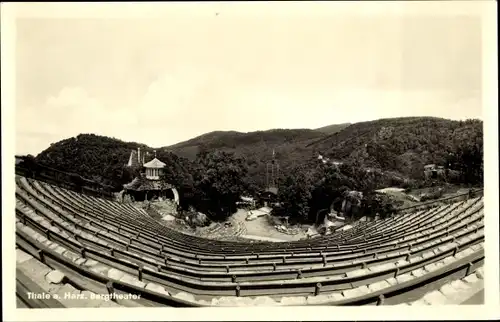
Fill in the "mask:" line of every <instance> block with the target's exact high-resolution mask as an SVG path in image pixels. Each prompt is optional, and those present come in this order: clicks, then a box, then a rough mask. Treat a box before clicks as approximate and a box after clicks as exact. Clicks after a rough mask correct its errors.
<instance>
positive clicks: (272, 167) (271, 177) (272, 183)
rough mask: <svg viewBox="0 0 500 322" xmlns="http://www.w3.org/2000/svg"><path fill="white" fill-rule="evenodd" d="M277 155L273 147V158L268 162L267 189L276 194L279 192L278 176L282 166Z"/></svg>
mask: <svg viewBox="0 0 500 322" xmlns="http://www.w3.org/2000/svg"><path fill="white" fill-rule="evenodd" d="M275 156H276V154H275V151H274V149H273V158H272V159H271V161H270V162H267V164H266V190H267V191H270V192H273V193H275V194H276V193H277V192H278V176H279V169H280V167H279V164H278V160H276V158H275Z"/></svg>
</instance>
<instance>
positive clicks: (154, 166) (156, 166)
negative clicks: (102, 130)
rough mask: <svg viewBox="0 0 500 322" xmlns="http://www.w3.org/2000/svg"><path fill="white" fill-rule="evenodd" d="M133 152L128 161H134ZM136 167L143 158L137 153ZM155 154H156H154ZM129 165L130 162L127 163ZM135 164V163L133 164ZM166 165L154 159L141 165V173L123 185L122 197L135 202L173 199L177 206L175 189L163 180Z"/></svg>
mask: <svg viewBox="0 0 500 322" xmlns="http://www.w3.org/2000/svg"><path fill="white" fill-rule="evenodd" d="M134 152H135V151H133V152H132V154H131V157H130V159H131V160H133V159H135V157H136V156H135V155H134V154H135V153H134ZM138 152H139V153H137V154H138V156H137V157H138V159H139V162H138V165H140V164H141V163H142V162H140V161H142V160H144V159H143V158H144V156H143V155H141V153H140V151H138ZM155 154H156V153H155ZM129 163H131V162H129ZM134 163H135V162H134ZM165 166H166V164H165V163H163V162H161V161H160V160H158V159H157V158H156V155H155V158H154V159H153V160H151V161H149V162H147V163H143V164H142V171H141V173H140V175H139V176H138V177H136V178H135V179H134V180H132V182H130V183H128V184H125V185H123V188H124V195H129V196H130V197H131V198H132V199H133V200H135V201H144V200H152V199H154V198H157V199H173V200H175V202H176V203H177V204H179V196H178V193H177V190H176V189H175V187H174V186H173V185H172V184H170V183H168V182H166V181H165V180H164V179H163V174H164V170H165V169H164V168H165Z"/></svg>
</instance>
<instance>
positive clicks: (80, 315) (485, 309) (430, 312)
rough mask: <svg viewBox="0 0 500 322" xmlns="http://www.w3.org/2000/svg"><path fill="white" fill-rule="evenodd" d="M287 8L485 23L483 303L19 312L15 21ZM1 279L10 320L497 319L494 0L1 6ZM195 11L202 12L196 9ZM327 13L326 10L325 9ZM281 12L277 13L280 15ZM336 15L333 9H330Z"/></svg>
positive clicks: (283, 11) (258, 12)
mask: <svg viewBox="0 0 500 322" xmlns="http://www.w3.org/2000/svg"><path fill="white" fill-rule="evenodd" d="M278 5H280V8H279V9H278V11H279V14H282V15H295V14H304V13H307V12H313V11H314V12H315V13H317V12H318V11H316V9H319V8H324V9H326V8H328V9H331V7H334V8H335V9H334V10H335V13H336V14H340V15H346V14H353V12H355V13H356V14H366V15H374V14H383V15H387V14H405V13H411V14H417V13H427V14H429V13H430V14H433V15H439V14H442V13H440V12H443V11H444V10H443V9H444V8H446V15H449V14H478V15H481V16H482V21H483V24H482V26H483V115H484V117H483V119H484V133H485V178H486V180H485V211H486V214H487V216H486V217H485V222H486V224H485V226H486V228H485V229H486V244H485V245H486V247H485V252H486V264H485V277H486V281H487V282H486V283H485V284H486V288H485V298H486V303H485V305H482V306H446V307H438V306H429V307H411V306H409V307H404V308H403V307H352V308H350V307H345V308H344V307H301V308H290V307H272V308H263V307H244V308H207V309H175V308H172V309H169V308H148V309H144V308H126V309H104V308H103V309H63V310H54V309H45V310H27V309H15V307H16V303H15V296H14V289H15V282H14V278H13V276H14V274H15V260H14V258H13V257H15V253H14V252H13V250H14V247H13V245H14V231H15V228H14V223H13V222H14V220H13V218H14V216H13V215H12V214H13V209H14V206H13V205H14V203H15V200H14V194H13V191H14V189H15V184H14V171H13V169H14V158H13V156H14V147H15V144H14V139H15V131H14V126H13V124H15V122H13V121H14V111H15V95H14V90H15V73H14V68H15V67H14V66H15V52H14V50H15V23H14V22H15V18H16V17H23V18H29V17H60V18H73V17H74V18H76V17H80V18H83V17H88V18H141V17H152V16H159V15H163V16H167V15H175V14H176V13H179V12H181V11H186V10H190V14H191V13H193V14H200V15H205V14H209V13H213V11H214V10H224V12H230V13H231V14H245V15H265V14H268V13H269V12H270V10H271V8H272V7H275V6H278ZM1 6H2V7H1V9H2V10H1V15H2V16H1V23H2V26H1V43H2V46H1V50H2V52H1V53H2V56H1V64H2V83H1V84H2V85H1V93H2V237H3V239H2V248H3V250H4V251H3V252H2V260H3V266H2V274H3V281H4V283H3V290H2V291H3V294H5V295H4V296H3V308H4V319H5V320H7V321H12V320H16V321H71V320H78V319H79V320H81V319H85V320H88V321H102V320H103V318H104V317H105V319H108V320H110V321H122V320H128V321H131V320H134V321H141V320H161V319H168V320H182V321H187V320H198V321H200V320H214V321H229V320H232V321H243V320H250V319H251V320H259V321H269V320H304V321H309V320H321V319H323V320H351V319H354V320H396V319H397V320H401V319H410V318H411V319H426V320H427V319H433V320H435V319H462V320H467V319H493V318H498V317H499V312H500V305H499V304H500V297H499V285H500V282H499V269H498V264H499V244H498V242H499V240H498V231H499V230H498V229H499V224H498V223H499V218H498V217H499V208H498V137H497V134H498V123H497V120H498V114H497V111H498V110H497V108H498V92H497V88H498V87H497V86H498V84H497V80H498V75H497V57H498V53H497V42H496V41H497V32H496V2H495V1H444V2H441V1H435V2H427V3H426V4H425V6H422V4H421V3H420V2H417V1H412V2H403V1H401V2H390V1H387V2H386V1H383V2H375V1H373V2H315V3H312V2H293V3H292V2H288V3H286V4H285V3H281V4H279V3H275V2H265V3H251V2H243V3H229V2H212V3H201V2H200V3H140V4H139V3H120V4H117V3H113V4H111V3H8V4H6V3H2V4H1ZM194 8H196V10H193V9H194ZM319 11H321V12H327V10H319ZM275 12H276V11H273V14H274V13H275ZM329 14H331V11H330V12H329Z"/></svg>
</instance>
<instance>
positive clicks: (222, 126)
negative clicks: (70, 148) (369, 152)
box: [15, 2, 483, 155]
mask: <svg viewBox="0 0 500 322" xmlns="http://www.w3.org/2000/svg"><path fill="white" fill-rule="evenodd" d="M388 3H390V2H388ZM417 3H418V2H417ZM181 4H182V3H181ZM181 4H177V6H176V7H175V9H173V6H172V7H168V6H165V5H163V6H162V10H161V14H159V13H158V14H156V15H152V16H147V17H146V16H144V17H140V16H132V17H130V16H123V17H121V16H119V15H116V16H113V17H112V18H109V17H108V18H107V17H106V16H105V15H103V14H100V15H95V16H96V18H92V17H91V16H90V17H89V16H85V17H80V18H78V17H71V16H70V15H68V16H67V17H65V16H64V15H63V14H59V15H58V16H57V17H52V18H46V17H45V18H33V17H29V18H26V17H25V18H18V19H17V20H16V45H15V58H16V63H15V78H16V79H15V89H16V93H15V100H16V104H15V106H16V107H15V109H16V111H15V118H16V119H15V131H16V154H27V153H31V154H34V155H36V154H38V153H39V152H41V151H42V150H44V149H46V148H47V147H48V146H49V145H50V144H51V143H54V142H57V141H59V140H61V139H65V138H68V137H72V136H76V135H78V134H80V133H95V134H100V135H106V136H111V137H116V138H119V139H122V140H125V141H135V142H140V143H145V144H148V145H149V146H151V147H161V146H168V145H171V144H175V143H178V142H181V141H184V140H188V139H190V138H193V137H195V136H198V135H201V134H203V133H206V132H210V131H215V130H235V131H242V132H248V131H257V130H266V129H271V128H318V127H321V126H326V125H330V124H335V123H345V122H351V123H353V122H358V121H366V120H374V119H378V118H387V117H402V116H436V117H444V118H450V119H465V118H482V103H481V95H482V94H481V93H482V68H483V67H482V63H481V57H482V52H481V51H482V49H481V48H482V42H481V17H480V16H479V15H475V14H474V12H472V11H471V12H470V13H467V11H466V12H465V13H462V14H460V15H458V14H456V13H452V12H451V11H450V13H449V14H447V13H446V8H449V7H450V6H446V5H443V6H442V7H441V8H440V10H439V14H436V13H429V12H428V10H427V11H425V10H418V9H419V8H420V7H416V4H414V5H413V7H412V9H407V10H400V11H397V10H395V11H392V12H391V11H386V12H385V13H380V12H379V13H378V14H370V12H368V11H367V10H363V8H364V7H363V6H358V7H356V8H357V9H353V10H351V11H349V14H339V12H338V11H336V7H335V4H334V3H333V2H332V4H331V5H329V6H328V7H326V5H323V7H322V6H319V5H318V6H312V5H310V6H308V7H304V5H307V4H303V6H302V9H303V10H300V8H298V7H296V10H290V11H285V10H284V9H285V8H287V7H286V6H287V5H286V4H283V5H279V6H278V5H275V6H272V5H271V4H272V3H270V4H269V5H266V4H265V3H264V4H262V3H261V4H259V5H260V6H258V5H255V7H252V8H253V9H252V10H238V8H239V7H238V5H232V6H231V5H218V6H217V5H213V6H203V5H199V6H196V7H195V6H192V5H191V6H189V5H187V4H186V5H185V6H184V7H183V8H181V7H182V5H181ZM247 6H248V4H247ZM291 6H292V5H290V7H291ZM455 6H456V4H455ZM365 7H366V6H365ZM304 8H305V9H304ZM379 8H380V7H379ZM158 11H160V10H158ZM435 12H437V11H435Z"/></svg>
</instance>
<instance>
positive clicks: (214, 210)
mask: <svg viewBox="0 0 500 322" xmlns="http://www.w3.org/2000/svg"><path fill="white" fill-rule="evenodd" d="M196 168H197V169H196V170H195V178H194V181H195V189H194V190H195V192H194V193H195V194H196V195H197V199H198V200H199V201H201V204H198V206H199V207H200V206H201V207H202V208H205V211H207V212H208V214H209V215H210V216H211V217H212V219H214V220H224V219H226V218H227V217H228V216H230V215H231V214H232V212H233V211H235V210H236V202H237V201H238V200H239V198H240V196H241V194H242V193H243V192H244V191H245V190H246V189H247V187H246V182H245V177H246V175H247V167H246V164H245V162H244V160H243V159H241V158H237V157H235V156H234V154H232V153H227V152H223V151H213V152H208V153H203V154H200V155H199V156H198V159H197V160H196Z"/></svg>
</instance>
